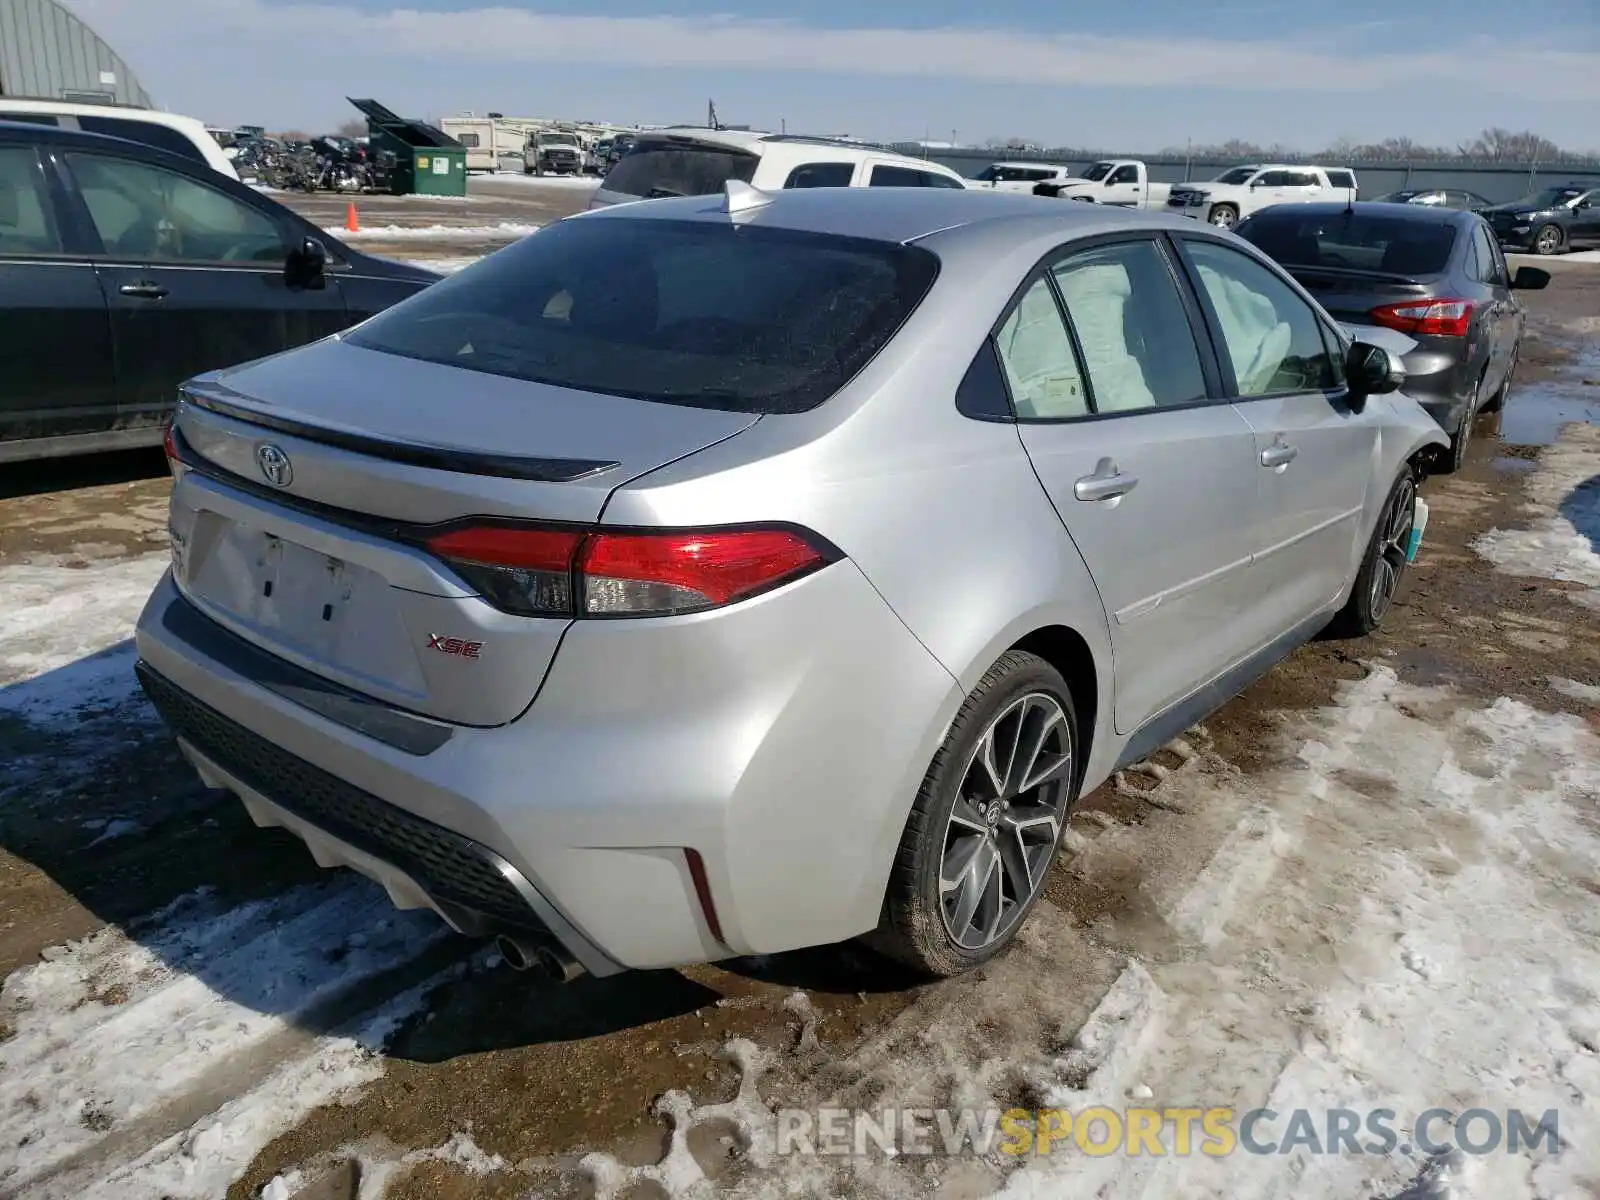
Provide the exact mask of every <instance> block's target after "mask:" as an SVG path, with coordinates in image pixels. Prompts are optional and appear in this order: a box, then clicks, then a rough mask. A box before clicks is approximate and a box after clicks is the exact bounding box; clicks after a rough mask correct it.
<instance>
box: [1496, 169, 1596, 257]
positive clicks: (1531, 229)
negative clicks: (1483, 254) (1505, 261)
mask: <svg viewBox="0 0 1600 1200" xmlns="http://www.w3.org/2000/svg"><path fill="white" fill-rule="evenodd" d="M1483 215H1484V216H1485V217H1486V218H1488V221H1489V224H1490V225H1491V226H1492V227H1493V228H1494V232H1495V236H1496V237H1497V238H1499V239H1500V244H1501V245H1503V246H1510V247H1512V248H1513V249H1517V250H1532V251H1533V252H1534V253H1535V254H1560V253H1561V252H1562V251H1565V250H1583V249H1586V248H1588V247H1591V246H1600V188H1597V187H1590V186H1589V185H1587V184H1581V183H1569V184H1565V185H1563V186H1561V187H1549V188H1545V189H1544V190H1543V191H1542V192H1535V193H1534V194H1533V195H1531V196H1524V197H1523V198H1522V199H1521V200H1515V201H1512V203H1510V204H1500V205H1496V206H1495V207H1493V208H1489V209H1485V210H1484V213H1483Z"/></svg>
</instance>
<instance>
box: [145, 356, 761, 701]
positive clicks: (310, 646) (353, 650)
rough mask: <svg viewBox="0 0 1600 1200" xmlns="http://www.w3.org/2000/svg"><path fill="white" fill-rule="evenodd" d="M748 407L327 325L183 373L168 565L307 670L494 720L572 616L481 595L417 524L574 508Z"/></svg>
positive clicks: (530, 683)
mask: <svg viewBox="0 0 1600 1200" xmlns="http://www.w3.org/2000/svg"><path fill="white" fill-rule="evenodd" d="M757 419H758V418H757V416H756V415H754V414H749V413H737V412H724V411H719V410H712V409H703V408H691V407H685V406H680V405H668V404H656V403H652V402H649V401H643V400H633V399H628V398H625V397H617V396H608V395H600V394H594V393H587V392H582V393H580V392H573V391H570V390H568V389H563V388H556V387H550V386H546V385H541V384H536V383H530V382H527V381H525V380H514V379H507V378H503V377H500V376H494V375H488V374H483V373H480V372H473V371H466V370H462V369H460V368H455V367H449V366H444V365H440V364H436V363H429V362H422V361H418V360H412V359H407V358H402V357H399V356H396V355H392V354H387V353H381V352H378V351H373V350H365V349H361V348H359V347H355V346H350V345H347V344H344V343H343V342H341V341H339V340H337V339H334V340H329V341H326V342H322V343H319V344H317V345H315V346H311V347H307V348H304V349H302V350H300V351H297V352H295V353H292V354H289V355H285V356H280V357H276V358H272V359H266V360H263V361H261V362H258V363H253V364H248V365H246V366H244V367H241V368H235V369H233V370H231V371H227V372H222V373H220V374H215V375H211V376H204V377H202V378H201V379H200V380H198V381H196V382H195V383H193V384H190V385H188V386H187V387H186V389H185V402H184V404H183V405H182V406H181V407H180V410H179V415H178V419H177V423H176V429H177V435H178V437H179V438H180V439H181V442H182V446H183V453H184V455H185V457H186V460H187V461H188V462H189V463H190V464H192V466H193V468H194V469H187V470H186V469H180V471H179V476H180V478H179V480H178V482H177V484H176V485H175V487H174V490H173V502H172V535H173V554H174V573H175V577H176V579H177V582H178V585H179V587H180V588H181V589H182V590H183V592H184V594H185V595H186V596H188V597H189V599H190V600H191V601H192V602H193V603H195V604H196V605H197V606H198V607H199V608H200V609H201V610H202V611H203V612H205V613H206V614H208V615H209V616H211V617H212V618H213V619H215V620H217V621H218V622H219V623H221V624H223V625H224V626H226V627H227V628H229V629H230V630H232V631H233V632H234V633H236V634H238V635H239V636H241V637H243V638H245V639H246V640H248V641H250V642H252V643H253V644H255V645H258V646H260V647H262V648H264V649H267V650H269V651H271V652H272V653H275V654H277V655H279V656H281V657H283V658H285V659H287V660H289V661H291V662H294V663H296V664H298V665H300V666H302V667H304V668H306V669H308V670H310V671H313V672H315V673H317V674H318V675H321V676H323V677H325V678H328V679H331V680H334V681H335V682H338V683H341V684H344V685H345V686H347V687H351V688H354V689H356V690H358V691H361V692H363V693H366V694H368V695H372V696H375V697H377V698H379V699H382V700H384V701H386V702H388V703H391V704H394V705H396V706H398V707H401V708H405V709H407V710H410V711H414V712H418V713H422V714H425V715H428V716H432V717H436V718H439V719H441V720H445V721H451V722H457V723H461V724H468V725H496V724H502V723H504V722H507V721H510V720H512V719H514V718H515V717H516V716H517V715H518V714H519V713H521V712H522V710H523V709H524V708H526V707H527V705H528V704H529V703H530V702H531V701H532V699H533V696H534V694H535V693H536V692H537V690H538V687H539V685H540V683H541V681H542V680H543V678H544V674H545V671H546V670H547V668H548V666H549V663H550V661H551V659H552V658H553V656H554V654H555V650H556V647H557V646H558V644H559V642H560V639H561V636H562V634H563V633H564V632H565V630H566V627H567V625H568V623H569V620H570V619H569V618H567V617H526V616H516V615H512V614H509V613H506V612H503V611H501V610H500V609H498V608H495V607H494V606H492V605H491V604H489V603H488V602H487V601H486V600H484V599H483V598H482V597H481V596H479V595H478V594H477V593H476V592H475V591H474V590H473V589H472V588H471V587H470V586H469V585H468V584H467V583H466V582H465V581H464V580H463V578H462V577H461V576H460V575H458V574H457V573H456V572H454V571H452V570H451V569H450V567H449V566H448V565H446V564H445V563H444V562H442V561H441V560H440V559H439V558H438V557H436V556H435V555H433V554H431V553H429V551H428V550H427V548H426V546H425V544H424V543H425V541H426V538H427V536H428V532H429V527H433V526H440V525H445V526H449V525H451V524H452V523H458V522H460V521H461V520H462V519H464V518H469V517H470V518H483V517H488V518H491V519H509V520H523V521H526V520H532V521H538V522H549V523H556V524H562V525H569V526H570V525H574V524H577V525H586V524H591V523H593V522H595V521H597V520H598V518H599V517H600V514H601V512H602V510H603V509H604V507H605V504H606V501H607V499H608V498H609V496H610V495H611V493H612V492H613V491H614V490H615V489H616V488H617V487H619V486H621V485H622V484H624V483H626V482H628V481H629V480H630V479H634V478H637V477H638V476H640V475H642V474H645V473H646V472H648V471H651V470H654V469H655V468H657V467H660V466H663V465H665V464H666V463H669V462H672V461H674V460H676V459H679V458H682V457H684V456H685V455H688V454H693V453H694V452H696V451H697V450H700V449H702V448H704V447H706V446H709V445H712V444H714V443H716V442H719V441H722V440H724V439H726V438H728V437H732V436H734V435H736V434H737V433H739V432H740V431H741V430H743V429H746V428H748V427H749V426H750V425H752V424H754V423H755V421H756V420H757Z"/></svg>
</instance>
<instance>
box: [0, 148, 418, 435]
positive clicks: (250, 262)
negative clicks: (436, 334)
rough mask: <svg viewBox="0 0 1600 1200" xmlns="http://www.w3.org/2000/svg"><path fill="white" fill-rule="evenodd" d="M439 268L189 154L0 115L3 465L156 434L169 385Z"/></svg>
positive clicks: (310, 337)
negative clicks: (305, 213)
mask: <svg viewBox="0 0 1600 1200" xmlns="http://www.w3.org/2000/svg"><path fill="white" fill-rule="evenodd" d="M437 278H438V276H436V275H434V274H433V273H432V272H429V271H424V270H421V269H419V268H416V267H411V266H407V265H405V264H403V263H395V262H389V261H387V260H385V259H381V258H373V257H371V256H369V255H365V254H361V253H359V252H357V251H355V250H352V249H350V248H349V247H348V246H345V245H343V244H341V243H339V242H338V241H335V240H334V239H333V238H331V237H329V236H328V235H327V234H326V233H325V232H324V231H323V230H321V229H319V228H318V227H317V226H315V225H313V224H311V223H310V222H308V221H307V220H305V219H304V218H303V217H301V216H299V215H298V214H296V213H293V212H291V211H290V210H289V209H287V208H285V207H283V206H282V205H281V204H277V203H275V202H274V201H273V200H272V199H270V198H269V197H267V196H264V195H262V194H261V193H259V192H257V191H255V190H254V189H252V188H249V187H246V186H244V185H243V184H241V183H237V182H235V181H234V180H232V179H228V178H226V177H225V176H223V175H220V174H218V173H217V172H215V171H213V170H211V169H210V168H209V167H206V166H204V165H203V164H200V163H197V162H195V161H193V160H191V159H187V158H182V157H179V156H178V155H175V154H169V153H167V152H165V151H163V150H157V149H155V148H153V147H150V146H144V145H140V144H138V143H136V142H129V141H123V140H121V139H119V138H111V137H103V136H100V135H97V134H91V133H81V132H78V131H76V130H68V129H56V128H51V127H48V126H43V125H31V124H20V123H8V122H0V463H5V462H14V461H16V460H19V459H25V458H45V457H50V456H54V455H61V454H74V453H78V452H80V451H93V450H110V449H119V448H122V447H128V446H143V445H155V444H157V443H159V442H160V441H161V438H162V433H163V426H164V425H165V422H166V418H167V415H168V414H169V412H170V411H171V409H172V402H173V397H174V396H175V395H176V392H177V386H178V384H179V383H181V382H182V381H183V380H185V379H188V378H189V377H190V376H192V375H196V374H199V373H200V372H202V371H208V370H211V369H213V368H217V367H226V366H231V365H233V364H236V363H240V362H245V361H247V360H249V359H253V358H261V357H263V356H265V355H268V354H275V353H277V352H278V351H280V350H287V349H288V348H290V347H291V346H298V345H301V344H303V343H305V342H310V341H314V340H316V339H317V338H320V337H323V336H325V335H327V334H330V333H334V332H336V331H338V330H340V329H343V328H345V327H346V326H348V325H351V324H354V323H355V322H356V321H359V320H361V319H363V318H365V317H367V316H370V315H371V314H373V313H375V312H378V311H379V310H381V309H384V308H387V307H388V306H389V305H391V304H393V303H395V302H396V301H398V300H402V299H404V298H405V297H407V296H409V295H411V294H413V293H414V292H417V291H420V290H421V289H422V288H424V287H426V286H427V285H428V284H430V283H432V282H434V281H435V280H436V279H437Z"/></svg>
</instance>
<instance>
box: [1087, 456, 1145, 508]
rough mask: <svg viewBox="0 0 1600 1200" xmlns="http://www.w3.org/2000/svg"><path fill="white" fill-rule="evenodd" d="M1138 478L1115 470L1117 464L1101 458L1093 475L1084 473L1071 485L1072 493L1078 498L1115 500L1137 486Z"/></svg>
mask: <svg viewBox="0 0 1600 1200" xmlns="http://www.w3.org/2000/svg"><path fill="white" fill-rule="evenodd" d="M1138 483H1139V480H1138V479H1137V478H1136V477H1134V476H1132V475H1124V474H1122V472H1120V471H1118V470H1117V464H1116V463H1114V462H1112V461H1111V460H1110V459H1109V458H1102V459H1101V460H1100V462H1099V464H1098V465H1097V466H1096V467H1095V469H1094V474H1093V475H1085V476H1084V477H1083V478H1082V479H1080V480H1078V482H1077V483H1075V484H1073V485H1072V494H1073V495H1074V496H1076V497H1077V498H1078V499H1079V500H1088V501H1093V500H1115V499H1116V498H1117V497H1118V496H1126V495H1127V494H1128V493H1129V492H1131V491H1133V489H1134V488H1135V487H1136V486H1138Z"/></svg>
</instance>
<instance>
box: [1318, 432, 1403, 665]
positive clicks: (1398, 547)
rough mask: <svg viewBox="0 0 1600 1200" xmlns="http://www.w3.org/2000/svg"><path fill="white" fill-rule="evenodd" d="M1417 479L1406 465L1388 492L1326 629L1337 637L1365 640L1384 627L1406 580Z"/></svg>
mask: <svg viewBox="0 0 1600 1200" xmlns="http://www.w3.org/2000/svg"><path fill="white" fill-rule="evenodd" d="M1416 501H1417V476H1416V472H1415V471H1413V470H1412V469H1411V464H1410V463H1407V464H1406V465H1405V466H1404V467H1402V468H1401V469H1400V476H1399V478H1398V479H1396V480H1395V481H1394V486H1392V487H1391V488H1390V489H1389V495H1388V498H1387V499H1385V500H1384V502H1383V508H1382V509H1381V510H1379V513H1378V524H1377V527H1376V528H1374V529H1373V531H1372V540H1371V541H1369V542H1368V543H1367V552H1366V554H1364V555H1363V556H1362V558H1361V567H1360V569H1359V570H1357V571H1356V582H1355V586H1354V587H1353V588H1351V590H1350V599H1349V600H1348V601H1346V602H1345V606H1344V607H1343V608H1342V609H1340V610H1339V613H1338V615H1337V616H1335V617H1334V618H1333V620H1332V621H1331V622H1330V623H1329V625H1328V630H1329V632H1330V633H1333V634H1335V635H1336V636H1339V637H1365V636H1366V635H1367V634H1369V633H1371V632H1372V631H1373V630H1374V629H1376V628H1378V626H1379V625H1381V624H1382V623H1383V618H1384V617H1385V616H1387V615H1388V613H1389V609H1390V607H1391V606H1392V605H1393V603H1394V598H1395V596H1396V595H1397V594H1398V593H1399V591H1400V583H1401V581H1402V580H1403V579H1404V578H1405V571H1406V565H1407V564H1406V555H1405V551H1406V545H1407V543H1408V542H1410V540H1411V528H1412V526H1413V525H1415V524H1416Z"/></svg>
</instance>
